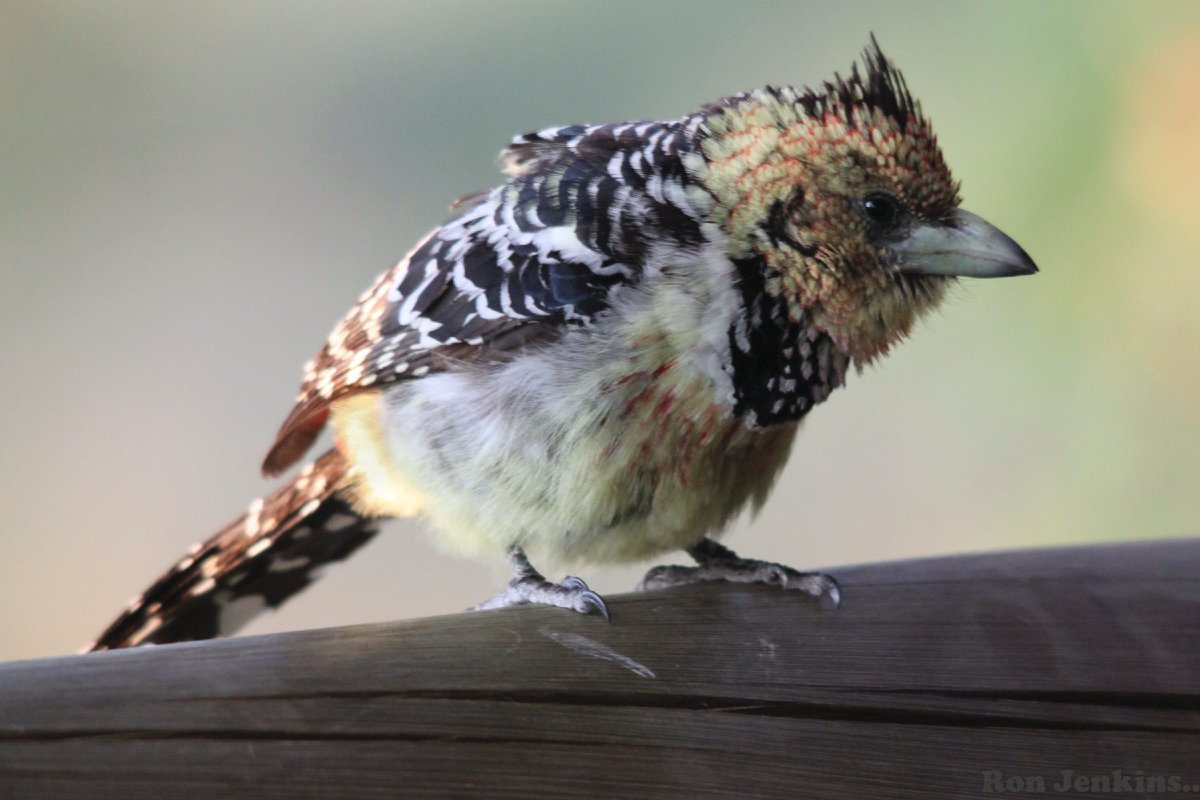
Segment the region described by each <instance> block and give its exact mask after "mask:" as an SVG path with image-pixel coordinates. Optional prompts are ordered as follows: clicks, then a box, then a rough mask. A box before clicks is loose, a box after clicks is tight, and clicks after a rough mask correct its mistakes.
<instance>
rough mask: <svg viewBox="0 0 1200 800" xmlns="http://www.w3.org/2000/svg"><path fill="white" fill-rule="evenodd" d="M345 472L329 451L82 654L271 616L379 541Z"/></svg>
mask: <svg viewBox="0 0 1200 800" xmlns="http://www.w3.org/2000/svg"><path fill="white" fill-rule="evenodd" d="M351 482H352V479H351V469H350V466H349V464H348V463H347V461H346V459H345V458H344V457H343V456H342V455H341V454H340V453H339V452H338V451H336V450H330V451H329V452H327V453H325V454H324V455H323V456H321V457H320V458H319V459H317V460H316V461H315V462H313V463H312V464H309V465H308V466H307V467H305V468H304V469H302V470H301V471H300V472H299V473H298V474H297V475H296V477H295V478H294V479H293V480H292V481H290V482H289V483H288V484H286V485H285V486H283V487H282V488H280V489H279V490H277V491H276V492H275V493H274V494H271V495H270V496H268V497H265V498H262V499H261V500H256V501H255V502H254V503H252V504H251V505H250V507H249V509H247V511H246V512H245V513H244V514H242V516H240V517H239V518H237V519H236V520H234V521H233V522H232V523H230V524H229V525H227V526H226V527H224V528H222V529H221V530H220V531H218V532H217V533H216V534H215V535H214V536H212V537H211V538H210V539H208V540H207V541H205V542H202V543H200V544H197V545H196V546H195V547H194V548H192V550H191V551H190V552H189V553H188V555H187V556H186V557H185V558H184V559H183V560H181V561H180V562H179V563H178V564H176V565H175V566H174V567H172V568H171V570H170V571H169V572H167V574H166V575H164V576H163V577H162V578H160V579H159V580H158V581H156V582H155V583H154V584H153V585H152V586H151V587H150V588H149V589H148V590H146V592H145V593H144V594H142V595H141V597H139V598H138V599H137V600H136V601H134V603H133V604H132V605H131V606H130V607H129V608H128V609H127V610H126V611H125V612H124V613H122V614H121V616H120V617H118V618H117V619H116V621H114V622H113V623H112V624H111V625H110V626H109V627H108V628H107V629H106V630H105V631H104V633H102V634H101V635H100V637H99V638H98V639H97V640H96V641H95V642H94V643H93V644H92V645H91V646H90V647H89V648H88V649H89V650H91V651H95V650H115V649H117V648H122V647H135V646H137V645H142V644H168V643H170V642H182V641H190V640H195V639H211V638H214V637H218V636H228V635H230V634H232V633H234V632H236V631H237V630H238V629H239V628H241V627H242V626H244V625H245V624H246V623H247V622H249V621H250V620H251V619H253V618H254V617H256V616H258V614H259V613H261V612H262V611H265V610H267V609H269V608H277V607H279V606H280V605H282V604H283V603H285V602H286V601H287V600H288V599H290V598H291V597H292V596H293V595H295V594H297V593H299V592H300V591H301V590H303V589H304V588H305V587H306V586H308V584H310V583H312V582H313V581H314V580H316V579H317V578H318V577H319V572H320V570H321V568H322V567H324V566H325V565H326V564H328V563H330V562H333V561H340V560H341V559H343V558H345V557H346V556H348V555H350V554H351V553H352V552H354V551H355V550H357V549H358V548H359V547H361V546H362V545H364V544H366V543H367V542H368V541H370V540H371V539H372V538H373V537H374V536H375V534H376V533H378V532H379V522H380V519H379V518H378V517H370V516H366V515H364V514H361V513H359V512H358V511H355V510H354V507H353V506H352V505H351V503H350V501H349V500H348V499H347V497H346V496H345V495H346V492H345V490H346V488H347V487H348V486H349V485H350V484H351Z"/></svg>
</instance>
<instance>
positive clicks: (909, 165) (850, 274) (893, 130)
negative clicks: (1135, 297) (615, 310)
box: [702, 39, 1036, 364]
mask: <svg viewBox="0 0 1200 800" xmlns="http://www.w3.org/2000/svg"><path fill="white" fill-rule="evenodd" d="M705 113H706V117H705V121H704V131H705V138H704V140H703V143H702V151H703V154H704V159H705V162H706V163H705V170H706V175H705V185H706V187H707V188H708V189H709V191H710V192H711V193H712V194H713V195H714V197H715V199H716V204H715V207H714V209H713V214H714V221H716V222H717V223H718V224H719V225H720V226H721V227H722V228H723V229H724V231H725V233H726V235H727V237H728V240H729V247H730V256H731V257H732V258H735V259H755V260H756V261H757V262H758V263H760V264H761V265H762V268H763V269H764V270H765V272H766V276H765V285H766V289H767V291H768V292H770V293H772V294H774V295H776V296H779V297H781V298H783V299H784V300H786V305H787V308H788V313H789V316H791V317H792V320H793V321H800V320H801V318H806V319H807V320H809V321H810V322H811V323H812V324H814V325H816V326H817V327H818V328H820V329H821V330H822V331H824V332H826V333H828V334H829V335H830V336H831V337H832V338H833V339H834V340H835V341H837V342H838V344H839V346H841V347H842V348H843V349H844V351H845V352H847V353H848V354H850V355H851V356H853V357H854V359H855V360H856V361H857V362H858V363H859V364H862V363H866V362H868V361H870V360H871V359H873V358H874V357H875V356H877V355H879V354H880V353H882V352H884V351H886V350H887V348H888V346H889V345H890V344H891V343H893V342H894V341H896V340H897V339H899V338H900V337H902V336H903V335H904V334H905V333H907V332H908V330H909V328H910V327H911V325H912V323H913V321H914V320H915V319H916V318H917V317H918V316H919V315H920V314H921V313H922V312H924V311H927V310H929V309H931V308H933V307H934V306H935V305H936V304H937V303H938V302H939V301H940V300H941V298H942V297H943V295H944V294H945V290H946V288H947V286H948V284H949V283H950V282H951V281H953V280H954V279H955V277H957V276H970V277H1000V276H1007V275H1022V274H1027V273H1031V272H1036V267H1035V266H1034V264H1033V262H1032V260H1030V258H1029V256H1028V255H1026V253H1025V251H1024V250H1022V249H1021V248H1020V246H1018V245H1017V243H1016V242H1014V241H1013V240H1012V239H1010V238H1009V237H1008V236H1006V235H1005V234H1004V233H1002V232H1001V231H1000V230H998V229H997V228H995V227H993V226H992V225H990V224H988V223H987V222H985V221H984V220H983V219H981V218H980V217H978V216H976V215H974V214H972V213H970V212H968V211H965V210H963V209H961V208H959V207H958V206H959V196H958V186H957V184H956V183H955V181H954V180H953V178H952V177H951V175H950V171H949V169H948V168H947V166H946V163H945V161H944V160H943V158H942V153H941V150H940V149H939V148H938V145H937V141H936V139H935V138H934V135H933V131H932V130H931V128H930V125H929V121H928V120H927V119H926V118H925V117H924V116H923V115H922V114H921V109H920V106H919V105H918V104H917V103H916V102H915V101H914V100H913V98H912V97H911V95H910V94H909V93H908V89H907V87H906V85H905V82H904V78H903V77H902V76H901V75H900V73H899V72H898V71H897V70H896V68H895V67H894V66H893V65H892V64H891V63H890V62H889V61H888V60H887V59H886V58H885V57H884V55H883V53H882V52H881V51H880V50H879V47H878V45H877V44H876V43H875V42H874V40H873V39H872V42H871V46H870V47H869V48H868V49H867V51H866V53H865V55H864V59H863V64H862V68H861V69H860V67H859V66H858V65H855V66H854V68H853V69H852V71H851V72H850V75H849V77H845V78H843V77H840V76H836V77H835V78H834V80H832V81H829V82H826V83H825V84H824V85H823V86H822V87H821V89H820V90H810V89H806V90H796V89H792V88H784V89H775V88H768V89H765V90H761V91H757V92H752V93H747V94H743V95H738V96H736V97H732V98H729V99H727V100H725V101H722V102H721V103H718V104H716V105H714V106H711V107H710V108H708V109H706V112H705Z"/></svg>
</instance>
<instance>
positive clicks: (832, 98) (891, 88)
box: [799, 34, 921, 131]
mask: <svg viewBox="0 0 1200 800" xmlns="http://www.w3.org/2000/svg"><path fill="white" fill-rule="evenodd" d="M799 102H800V104H801V105H802V106H803V107H804V110H805V111H806V112H807V113H808V114H809V115H810V116H824V115H825V114H829V113H836V114H838V115H840V116H842V117H843V118H845V119H846V122H847V123H850V124H853V123H854V120H853V118H852V117H851V115H852V114H853V110H854V109H855V108H862V107H866V108H869V109H874V110H878V111H879V112H881V113H882V114H884V115H885V116H887V117H889V118H890V119H892V120H894V121H895V123H896V125H897V126H898V127H899V128H900V130H901V131H904V130H907V128H908V123H909V121H910V120H913V119H916V120H920V119H921V106H920V104H919V103H918V102H917V101H916V100H914V99H913V97H912V95H911V94H909V91H908V84H907V83H906V82H905V80H904V76H903V75H901V74H900V70H899V69H897V68H896V65H895V64H893V63H892V62H891V61H889V60H888V57H887V56H885V55H884V54H883V50H881V49H880V47H879V42H878V41H877V40H876V39H875V34H871V41H870V43H869V44H868V45H867V47H866V49H865V50H864V51H863V54H862V62H861V68H860V64H855V65H854V66H852V67H851V68H850V74H849V76H847V77H844V78H843V77H842V76H841V75H839V74H837V73H835V74H834V76H833V80H832V81H826V82H825V83H824V84H822V86H821V91H819V92H818V91H814V90H812V89H806V90H805V91H804V93H803V94H802V95H801V96H800V100H799Z"/></svg>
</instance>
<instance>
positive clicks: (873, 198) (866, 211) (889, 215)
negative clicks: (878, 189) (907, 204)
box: [862, 194, 901, 233]
mask: <svg viewBox="0 0 1200 800" xmlns="http://www.w3.org/2000/svg"><path fill="white" fill-rule="evenodd" d="M862 210H863V215H864V216H866V218H867V220H868V221H869V222H870V223H871V227H872V228H874V229H875V230H876V231H877V232H879V233H884V232H886V231H889V230H891V229H892V228H895V227H896V225H897V224H898V223H899V222H900V216H901V209H900V203H899V202H897V200H896V198H894V197H890V196H888V195H886V194H869V195H867V196H866V197H864V198H863V201H862Z"/></svg>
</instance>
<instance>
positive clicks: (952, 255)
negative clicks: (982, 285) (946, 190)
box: [890, 208, 1038, 278]
mask: <svg viewBox="0 0 1200 800" xmlns="http://www.w3.org/2000/svg"><path fill="white" fill-rule="evenodd" d="M890 249H891V252H892V255H893V258H894V261H893V263H894V264H895V269H896V271H897V272H908V273H914V274H917V275H947V276H954V275H959V276H963V277H969V278H1007V277H1009V276H1011V275H1030V274H1032V273H1034V272H1037V271H1038V269H1037V266H1036V265H1035V264H1034V263H1033V259H1031V258H1030V257H1029V254H1028V253H1026V252H1025V251H1024V250H1022V249H1021V245H1019V244H1017V243H1016V242H1014V241H1013V240H1012V239H1010V238H1008V236H1007V235H1006V234H1005V233H1004V231H1002V230H1000V229H999V228H997V227H996V226H995V225H992V224H991V223H989V222H988V221H987V220H985V219H983V217H980V216H977V215H975V214H972V213H971V212H970V211H963V210H962V209H961V208H960V209H957V210H955V212H954V214H953V215H952V216H951V217H950V219H949V220H947V221H945V222H940V223H937V224H931V223H923V224H921V225H919V226H917V227H916V228H915V229H913V231H912V232H911V233H910V234H909V235H908V236H907V237H905V239H904V240H903V241H900V242H897V243H896V244H895V245H893V246H892V247H891V248H890Z"/></svg>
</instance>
